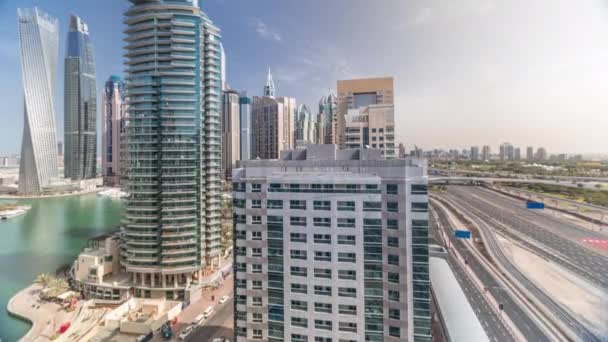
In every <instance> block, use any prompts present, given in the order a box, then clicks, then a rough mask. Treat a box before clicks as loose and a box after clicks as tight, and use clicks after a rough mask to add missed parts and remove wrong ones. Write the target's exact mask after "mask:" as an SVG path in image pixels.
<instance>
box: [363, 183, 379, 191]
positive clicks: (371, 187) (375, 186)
mask: <svg viewBox="0 0 608 342" xmlns="http://www.w3.org/2000/svg"><path fill="white" fill-rule="evenodd" d="M365 190H378V184H365Z"/></svg>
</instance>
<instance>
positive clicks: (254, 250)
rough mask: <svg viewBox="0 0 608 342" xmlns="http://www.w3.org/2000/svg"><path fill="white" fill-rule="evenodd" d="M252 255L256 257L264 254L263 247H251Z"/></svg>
mask: <svg viewBox="0 0 608 342" xmlns="http://www.w3.org/2000/svg"><path fill="white" fill-rule="evenodd" d="M251 256H252V257H256V258H259V257H261V256H262V249H261V248H252V249H251Z"/></svg>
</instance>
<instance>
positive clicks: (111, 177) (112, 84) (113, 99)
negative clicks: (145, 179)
mask: <svg viewBox="0 0 608 342" xmlns="http://www.w3.org/2000/svg"><path fill="white" fill-rule="evenodd" d="M125 95H126V94H125V83H124V81H123V80H122V79H121V78H120V77H119V76H111V77H110V78H109V79H108V81H107V82H106V84H105V87H104V90H103V94H102V100H101V101H102V102H101V113H102V116H103V118H102V120H101V131H102V135H101V165H102V173H103V182H104V184H106V185H110V186H118V185H120V183H121V181H122V180H123V178H125V177H126V172H125V171H126V169H125V167H126V156H127V155H126V154H127V151H126V127H127V126H126V125H127V114H126V109H127V108H126V102H125Z"/></svg>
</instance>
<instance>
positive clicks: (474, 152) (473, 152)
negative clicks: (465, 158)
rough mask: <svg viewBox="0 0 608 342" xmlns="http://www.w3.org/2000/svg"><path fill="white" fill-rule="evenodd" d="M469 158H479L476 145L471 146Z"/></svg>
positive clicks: (476, 159) (475, 159) (474, 159)
mask: <svg viewBox="0 0 608 342" xmlns="http://www.w3.org/2000/svg"><path fill="white" fill-rule="evenodd" d="M470 155H471V160H473V161H478V160H479V147H478V146H471V153H470Z"/></svg>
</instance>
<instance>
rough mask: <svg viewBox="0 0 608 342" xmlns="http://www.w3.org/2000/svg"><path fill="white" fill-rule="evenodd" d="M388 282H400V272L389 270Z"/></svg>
mask: <svg viewBox="0 0 608 342" xmlns="http://www.w3.org/2000/svg"><path fill="white" fill-rule="evenodd" d="M388 282H389V283H395V284H399V273H396V272H388Z"/></svg>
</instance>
